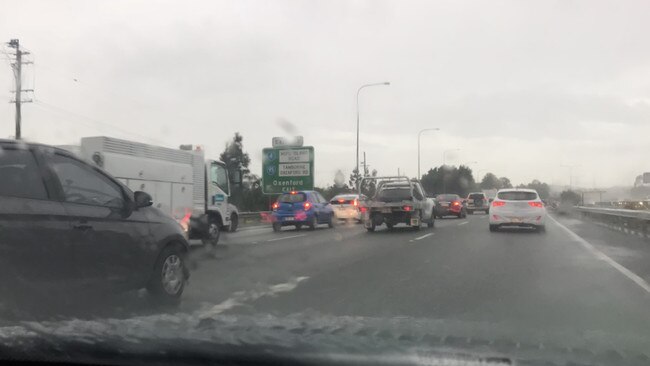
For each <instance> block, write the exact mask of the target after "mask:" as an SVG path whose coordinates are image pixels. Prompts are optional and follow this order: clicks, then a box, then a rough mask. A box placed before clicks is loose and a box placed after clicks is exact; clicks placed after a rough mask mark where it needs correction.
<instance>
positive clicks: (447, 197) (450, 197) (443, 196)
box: [437, 194, 460, 201]
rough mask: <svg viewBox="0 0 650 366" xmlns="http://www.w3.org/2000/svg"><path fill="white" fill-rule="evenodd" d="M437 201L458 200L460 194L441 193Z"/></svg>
mask: <svg viewBox="0 0 650 366" xmlns="http://www.w3.org/2000/svg"><path fill="white" fill-rule="evenodd" d="M437 199H438V201H458V200H460V196H458V195H457V194H441V195H439V196H438V197H437Z"/></svg>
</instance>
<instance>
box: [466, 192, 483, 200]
mask: <svg viewBox="0 0 650 366" xmlns="http://www.w3.org/2000/svg"><path fill="white" fill-rule="evenodd" d="M469 198H470V199H472V200H481V199H485V195H484V194H483V193H473V194H470V195H469Z"/></svg>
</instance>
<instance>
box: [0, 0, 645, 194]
mask: <svg viewBox="0 0 650 366" xmlns="http://www.w3.org/2000/svg"><path fill="white" fill-rule="evenodd" d="M0 8H1V9H3V11H2V12H0V40H1V41H2V42H6V41H9V39H11V38H19V39H20V42H21V44H22V45H23V46H24V47H25V48H26V49H28V50H29V51H30V52H31V53H32V55H30V56H33V60H34V61H35V64H34V65H29V66H26V67H25V76H24V80H25V81H24V82H25V84H26V85H25V87H26V88H27V87H32V86H33V87H34V88H35V89H36V92H35V98H36V100H37V103H31V104H25V105H24V107H23V111H24V112H23V135H24V136H25V137H26V139H29V140H32V141H38V142H44V143H50V144H71V143H78V141H79V138H80V137H83V136H95V135H109V136H114V137H120V138H127V139H132V140H138V141H142V142H150V143H158V144H162V145H165V146H169V147H177V146H178V145H180V144H183V143H193V144H203V145H204V146H205V147H206V149H207V151H208V153H209V154H210V155H212V156H213V157H218V154H219V153H220V152H221V151H222V150H223V148H224V146H225V143H226V142H227V141H228V140H229V139H231V138H232V135H233V134H234V133H235V132H236V131H239V132H240V133H242V135H243V136H244V146H245V149H246V150H247V151H248V152H249V153H250V155H251V157H252V159H253V161H252V164H251V165H252V167H251V168H252V171H253V172H254V173H257V174H261V150H262V148H264V147H268V146H270V144H271V138H272V137H273V136H283V135H286V134H287V131H285V129H284V128H283V125H286V123H283V122H281V121H288V122H290V123H291V124H292V125H294V126H295V129H296V133H298V134H300V135H302V136H304V139H305V144H306V145H312V146H314V147H315V153H316V182H317V183H318V184H319V185H325V184H329V183H331V182H332V181H333V179H334V175H335V172H336V171H337V170H338V169H341V170H343V171H344V172H345V173H346V175H348V174H349V173H350V171H351V169H352V168H353V167H354V164H355V123H356V114H355V113H356V112H355V95H356V91H357V88H358V87H359V86H360V85H362V84H365V83H371V82H382V81H390V82H391V85H390V86H381V87H374V88H368V89H364V90H363V91H362V93H361V98H360V106H361V108H360V111H361V151H365V152H366V153H367V159H368V163H369V164H370V166H371V169H377V170H378V171H379V173H380V174H395V173H397V169H398V168H400V169H401V171H402V172H405V173H406V174H407V175H410V176H415V175H416V173H417V132H418V131H419V130H420V129H423V128H434V127H438V128H440V129H441V131H440V132H429V133H425V134H424V135H423V137H422V171H423V172H424V171H426V170H427V169H428V168H430V167H432V166H437V165H440V164H441V163H442V159H443V151H444V150H447V149H454V148H458V149H460V150H459V151H457V152H452V153H449V154H447V162H448V163H449V164H461V163H465V162H470V161H477V162H478V163H474V164H470V167H472V168H473V169H474V170H475V171H476V172H478V171H479V170H480V171H482V172H481V174H484V173H485V171H492V172H494V173H496V174H497V175H499V176H507V177H509V178H510V179H511V180H512V181H513V182H514V183H521V182H529V181H530V180H532V179H534V178H537V179H540V180H543V181H547V182H549V183H553V184H568V181H569V172H568V169H567V168H562V167H561V165H579V168H576V169H575V172H574V174H575V175H576V177H575V178H574V183H575V182H577V183H578V184H580V185H583V186H585V187H592V186H593V185H595V186H609V185H631V184H632V183H633V182H634V178H635V176H636V175H638V174H641V173H642V172H644V171H650V159H648V157H649V156H650V138H649V137H650V42H648V35H649V34H650V22H649V21H648V14H650V2H649V1H646V0H640V1H607V2H605V1H593V0H585V1H570V0H561V1H521V0H515V1H481V2H479V1H471V2H470V1H457V0H454V1H426V2H416V1H402V0H398V1H331V0H324V1H267V0H260V1H242V0H233V1H213V0H210V1H134V0H126V1H115V0H111V1H88V0H83V1H45V0H43V1H26V0H21V1H8V0H0ZM5 49H6V48H5ZM0 58H6V56H5V55H3V54H0ZM12 89H13V75H12V72H11V69H10V67H9V64H8V62H7V61H2V62H0V97H1V98H2V101H3V102H2V103H0V137H8V136H10V135H13V134H14V107H13V105H11V104H9V103H8V101H9V100H10V99H11V98H12V95H11V93H10V90H12Z"/></svg>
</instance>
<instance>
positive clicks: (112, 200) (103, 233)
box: [0, 140, 189, 303]
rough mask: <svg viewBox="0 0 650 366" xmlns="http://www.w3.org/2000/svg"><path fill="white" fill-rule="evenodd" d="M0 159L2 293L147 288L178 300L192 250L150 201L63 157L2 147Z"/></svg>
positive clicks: (35, 148)
mask: <svg viewBox="0 0 650 366" xmlns="http://www.w3.org/2000/svg"><path fill="white" fill-rule="evenodd" d="M0 151H1V152H2V153H0V201H1V202H2V204H0V274H1V275H2V278H4V279H11V280H10V281H6V282H5V285H9V286H12V285H16V286H20V288H21V289H25V288H32V289H34V291H37V292H39V293H47V291H50V290H51V289H54V288H61V289H64V288H67V289H72V290H79V291H83V290H85V289H87V290H93V291H97V289H101V290H100V291H104V290H105V289H106V290H111V289H114V290H116V291H117V290H120V291H122V290H131V289H140V288H146V289H147V290H148V291H149V293H150V294H151V295H153V297H155V298H156V299H158V300H159V301H161V302H164V303H177V302H178V301H179V300H180V297H181V294H182V293H183V289H184V288H185V285H186V282H187V279H188V277H189V271H188V267H187V265H186V257H187V254H188V251H189V245H188V242H187V240H186V238H185V236H184V232H183V230H182V228H181V226H180V224H179V223H178V222H176V221H175V220H174V219H173V218H172V217H171V216H168V215H166V214H165V213H163V212H162V211H161V210H159V209H157V208H155V207H151V206H152V203H153V202H152V199H151V196H150V195H149V194H147V193H145V192H140V191H138V192H135V193H134V192H132V191H131V190H130V189H129V188H128V187H126V185H124V184H122V183H121V182H120V181H118V180H117V179H115V178H113V177H112V176H111V175H109V174H108V173H106V172H105V171H103V170H102V169H100V168H98V167H96V166H93V165H90V164H88V163H86V162H84V161H82V160H80V159H78V158H77V157H75V156H74V155H73V154H72V153H69V152H68V151H66V150H63V149H58V148H55V147H52V146H45V145H40V144H26V143H24V142H20V143H18V142H15V141H9V140H0ZM5 285H2V286H0V288H1V289H2V291H6V290H8V288H7V287H6V286H5ZM39 285H40V286H39ZM6 295H7V294H1V295H0V296H6ZM57 295H58V294H57ZM3 299H4V297H3Z"/></svg>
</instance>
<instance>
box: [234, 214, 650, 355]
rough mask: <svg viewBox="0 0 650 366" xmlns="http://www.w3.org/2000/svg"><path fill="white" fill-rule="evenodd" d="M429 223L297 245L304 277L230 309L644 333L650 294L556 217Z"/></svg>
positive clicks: (519, 330)
mask: <svg viewBox="0 0 650 366" xmlns="http://www.w3.org/2000/svg"><path fill="white" fill-rule="evenodd" d="M436 224H437V227H436V229H435V230H432V231H431V233H432V234H433V235H429V236H425V237H423V235H425V234H427V232H426V230H421V231H419V232H413V231H410V230H405V229H401V228H398V229H396V230H394V231H392V232H386V231H380V232H376V233H372V234H369V233H365V232H362V231H361V232H359V231H358V230H350V232H349V233H347V236H345V238H344V240H342V241H340V242H333V243H331V247H330V249H331V250H330V251H327V250H325V251H324V252H323V250H324V248H323V247H319V248H318V249H316V248H313V249H310V250H309V252H308V253H301V252H302V251H301V250H299V249H298V250H297V253H296V254H297V255H298V258H299V259H305V260H308V265H306V266H301V265H300V264H298V263H296V264H295V265H294V266H292V268H293V271H289V272H290V273H289V272H288V273H284V275H285V276H289V275H292V276H294V277H305V278H306V280H304V281H302V282H300V283H299V284H298V285H297V286H296V287H295V289H294V290H292V291H290V292H286V293H282V294H279V295H274V296H261V297H259V298H255V299H254V301H251V302H248V303H246V304H245V306H237V307H233V308H232V309H230V310H229V311H230V312H231V313H235V314H236V313H241V314H259V313H268V314H273V315H276V316H287V315H292V314H300V313H304V312H307V313H312V314H324V315H328V316H331V315H333V316H362V317H373V318H376V317H378V318H395V317H410V318H415V319H418V318H426V319H448V320H455V321H456V320H457V321H466V322H489V323H493V324H498V325H499V326H500V327H505V328H507V329H508V331H509V332H510V334H513V335H514V336H516V337H520V338H523V337H526V336H527V334H529V333H531V332H532V331H534V332H539V331H542V332H545V331H548V332H549V333H553V334H556V333H566V332H570V333H571V332H572V333H575V334H581V333H582V334H587V333H589V334H606V335H612V336H613V337H614V338H617V337H618V338H625V339H630V338H636V339H645V340H650V294H648V292H647V291H646V290H644V289H643V288H642V287H641V286H639V285H638V284H637V283H635V282H633V281H632V280H630V278H628V277H626V276H625V275H623V274H622V273H621V272H620V271H619V270H617V269H616V268H614V267H613V266H612V265H611V264H610V263H608V262H607V261H604V260H602V258H599V257H598V255H597V254H595V253H594V252H591V251H589V250H587V249H586V248H585V247H584V246H582V245H581V244H580V243H579V242H577V241H576V240H575V238H572V237H571V236H570V235H569V234H568V233H567V232H566V231H565V229H563V228H561V227H560V226H559V225H558V224H557V223H556V222H555V221H554V220H549V222H548V231H547V232H546V233H536V232H525V231H523V232H522V231H511V232H499V233H490V232H489V231H488V228H487V225H488V224H487V217H486V216H485V215H473V216H468V219H467V220H454V219H448V220H438V221H437V222H436ZM323 239H325V240H327V236H323V237H321V238H320V239H314V241H318V242H319V243H320V242H321V241H320V240H323ZM333 252H337V253H339V254H338V255H334V254H333ZM323 253H326V254H329V256H330V258H325V259H323V258H321V256H322V254H323ZM315 256H317V257H319V258H321V259H319V260H314V257H315ZM294 260H295V257H294ZM291 261H292V260H291V259H289V258H285V260H284V263H287V264H289V263H290V262H291ZM626 337H627V338H626ZM648 344H650V343H648Z"/></svg>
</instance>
